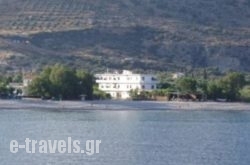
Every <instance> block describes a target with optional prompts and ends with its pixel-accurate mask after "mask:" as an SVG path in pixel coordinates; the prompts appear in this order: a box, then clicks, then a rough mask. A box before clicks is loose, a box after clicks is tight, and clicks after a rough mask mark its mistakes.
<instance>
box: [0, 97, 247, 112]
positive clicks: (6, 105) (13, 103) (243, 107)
mask: <svg viewBox="0 0 250 165" xmlns="http://www.w3.org/2000/svg"><path fill="white" fill-rule="evenodd" d="M36 109H37V110H58V111H64V110H65V111H70V110H72V111H73V110H103V111H129V110H152V111H153V110H161V111H167V110H175V111H181V110H190V111H191V110H200V111H202V110H203V111H204V110H207V111H219V110H220V111H221V110H224V111H250V104H249V103H228V102H179V101H178V102H177V101H176V102H163V101H120V100H104V101H50V100H49V101H44V100H40V99H39V100H38V99H23V100H0V110H36Z"/></svg>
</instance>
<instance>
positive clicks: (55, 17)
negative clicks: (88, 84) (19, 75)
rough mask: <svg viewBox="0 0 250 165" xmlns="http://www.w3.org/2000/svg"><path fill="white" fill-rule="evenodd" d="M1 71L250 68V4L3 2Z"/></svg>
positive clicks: (242, 0)
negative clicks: (68, 67)
mask: <svg viewBox="0 0 250 165" xmlns="http://www.w3.org/2000/svg"><path fill="white" fill-rule="evenodd" d="M0 21H1V23H0V68H1V70H18V69H20V68H25V69H31V68H32V69H35V70H37V69H39V68H41V67H42V66H44V65H47V64H52V63H55V62H63V63H65V64H67V65H71V66H76V67H83V68H86V69H89V70H92V71H99V70H104V69H105V68H116V69H117V68H118V69H122V68H126V69H140V70H158V71H162V70H164V71H165V70H184V69H189V70H190V69H192V68H202V67H218V68H220V69H221V70H228V69H233V70H243V71H250V67H249V64H250V56H249V54H250V49H249V46H250V1H248V0H220V1H218V0H210V1H207V0H199V1H197V0H105V1H103V0H92V1H89V0H70V1H69V0H53V1H51V0H43V1H39V0H0Z"/></svg>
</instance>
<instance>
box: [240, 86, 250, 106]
mask: <svg viewBox="0 0 250 165" xmlns="http://www.w3.org/2000/svg"><path fill="white" fill-rule="evenodd" d="M240 98H241V100H242V101H247V102H250V85H247V86H245V87H244V88H243V89H241V90H240Z"/></svg>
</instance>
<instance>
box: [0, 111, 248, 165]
mask: <svg viewBox="0 0 250 165" xmlns="http://www.w3.org/2000/svg"><path fill="white" fill-rule="evenodd" d="M0 134H1V136H0V164H1V165H12V164H13V165H17V164H18V165H33V164H43V165H44V164H58V165H59V164H60V165H61V164H85V165H168V164H169V165H249V164H250V156H249V154H250V112H247V111H240V112H236V111H235V112H234V111H154V110H152V111H60V110H54V111H51V110H48V111H46V110H0ZM67 137H72V139H77V140H81V141H82V142H84V141H86V140H90V139H93V140H94V139H95V140H102V144H101V146H100V153H99V154H95V155H93V156H87V155H83V154H39V153H36V154H27V153H25V152H24V151H22V150H21V151H19V152H18V153H17V154H12V153H10V151H9V143H10V141H11V140H13V139H15V140H18V141H19V142H20V143H21V142H24V140H25V138H30V139H34V140H42V139H44V140H49V139H50V140H61V139H65V140H66V139H67Z"/></svg>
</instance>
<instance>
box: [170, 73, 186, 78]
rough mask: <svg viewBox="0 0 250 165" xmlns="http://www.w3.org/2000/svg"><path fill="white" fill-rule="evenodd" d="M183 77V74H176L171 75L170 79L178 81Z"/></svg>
mask: <svg viewBox="0 0 250 165" xmlns="http://www.w3.org/2000/svg"><path fill="white" fill-rule="evenodd" d="M184 76H185V74H184V73H181V72H178V73H173V75H172V78H173V79H179V78H182V77H184Z"/></svg>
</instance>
